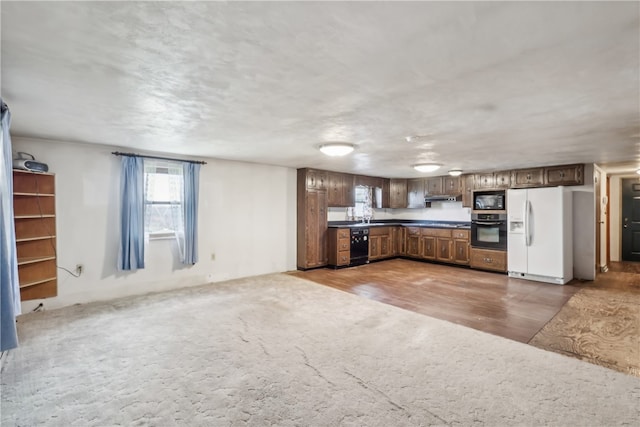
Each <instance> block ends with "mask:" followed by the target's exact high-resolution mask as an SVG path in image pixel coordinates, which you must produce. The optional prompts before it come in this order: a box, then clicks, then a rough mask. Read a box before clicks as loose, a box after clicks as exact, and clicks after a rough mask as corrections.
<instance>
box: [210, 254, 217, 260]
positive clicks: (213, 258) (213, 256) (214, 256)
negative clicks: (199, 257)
mask: <svg viewBox="0 0 640 427" xmlns="http://www.w3.org/2000/svg"><path fill="white" fill-rule="evenodd" d="M215 260H216V254H214V253H212V254H211V261H215Z"/></svg>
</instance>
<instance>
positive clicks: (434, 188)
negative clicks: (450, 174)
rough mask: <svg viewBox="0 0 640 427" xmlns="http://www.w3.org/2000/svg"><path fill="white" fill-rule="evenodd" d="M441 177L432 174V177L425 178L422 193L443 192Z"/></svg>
mask: <svg viewBox="0 0 640 427" xmlns="http://www.w3.org/2000/svg"><path fill="white" fill-rule="evenodd" d="M443 182H444V181H443V177H442V176H434V177H433V178H427V179H425V184H424V194H425V195H426V196H439V195H441V194H444V193H443V188H444V184H443Z"/></svg>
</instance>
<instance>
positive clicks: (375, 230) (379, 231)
mask: <svg viewBox="0 0 640 427" xmlns="http://www.w3.org/2000/svg"><path fill="white" fill-rule="evenodd" d="M390 234H391V228H389V227H371V228H370V229H369V235H370V236H389V235H390Z"/></svg>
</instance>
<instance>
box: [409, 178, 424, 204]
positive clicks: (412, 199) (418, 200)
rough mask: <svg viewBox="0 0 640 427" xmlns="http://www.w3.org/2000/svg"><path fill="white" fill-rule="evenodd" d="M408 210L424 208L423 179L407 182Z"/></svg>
mask: <svg viewBox="0 0 640 427" xmlns="http://www.w3.org/2000/svg"><path fill="white" fill-rule="evenodd" d="M407 200H408V204H407V207H408V208H424V206H425V205H424V179H422V178H416V179H408V180H407Z"/></svg>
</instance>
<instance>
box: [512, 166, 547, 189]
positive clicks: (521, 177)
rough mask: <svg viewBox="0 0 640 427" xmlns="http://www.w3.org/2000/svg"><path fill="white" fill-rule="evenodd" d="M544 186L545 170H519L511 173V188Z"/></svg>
mask: <svg viewBox="0 0 640 427" xmlns="http://www.w3.org/2000/svg"><path fill="white" fill-rule="evenodd" d="M542 186H544V169H543V168H534V169H519V170H514V171H512V172H511V188H527V187H542Z"/></svg>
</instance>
